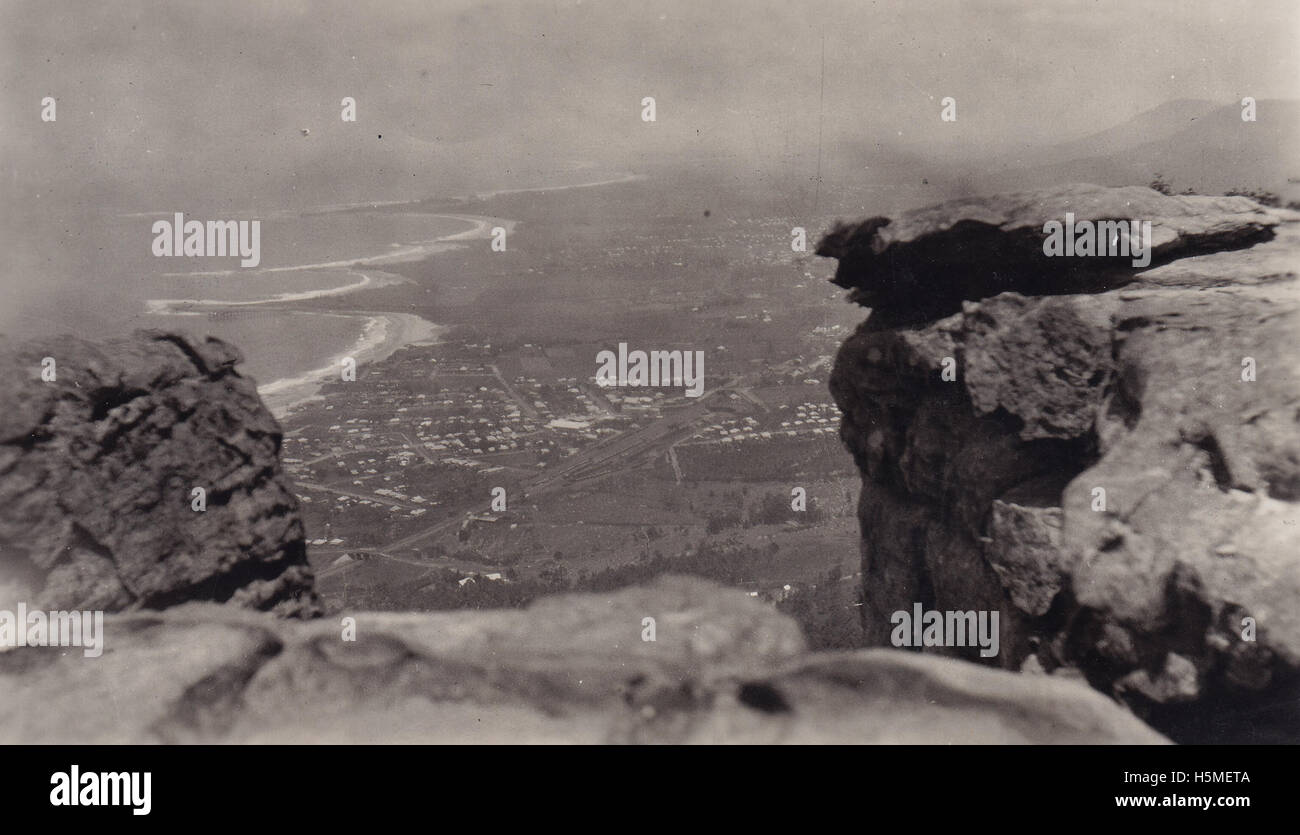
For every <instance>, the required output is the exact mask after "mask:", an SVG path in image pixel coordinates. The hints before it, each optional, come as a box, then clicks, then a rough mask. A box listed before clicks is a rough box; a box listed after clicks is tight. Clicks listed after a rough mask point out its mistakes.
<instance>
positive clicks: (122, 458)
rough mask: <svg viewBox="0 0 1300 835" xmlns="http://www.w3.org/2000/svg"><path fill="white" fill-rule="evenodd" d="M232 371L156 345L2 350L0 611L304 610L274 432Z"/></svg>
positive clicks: (187, 346)
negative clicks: (192, 605)
mask: <svg viewBox="0 0 1300 835" xmlns="http://www.w3.org/2000/svg"><path fill="white" fill-rule="evenodd" d="M239 361H240V355H239V353H238V352H237V351H236V350H235V349H234V348H233V347H231V346H229V345H227V344H225V343H223V342H220V341H219V340H216V339H211V338H209V339H207V340H206V341H198V340H195V339H192V338H189V337H186V336H179V335H175V334H168V333H161V332H146V331H141V332H137V333H136V334H135V335H134V336H132V337H130V338H126V339H119V340H115V341H111V342H107V343H100V344H92V343H89V342H86V341H83V340H80V339H75V338H71V337H67V338H61V339H50V340H46V341H44V342H41V343H25V344H22V345H15V344H13V343H8V342H0V380H2V382H0V608H5V609H9V610H12V609H13V608H14V604H15V603H16V602H18V601H22V602H25V603H26V604H27V605H28V606H29V607H32V608H44V609H74V608H75V609H103V610H107V611H120V610H131V609H161V608H165V607H167V606H171V605H174V604H177V603H181V602H185V601H188V600H213V601H233V602H235V603H237V604H240V605H243V606H248V607H250V608H255V609H268V610H273V611H275V612H278V613H281V614H311V613H313V612H314V611H316V608H317V606H316V602H315V597H314V594H313V592H312V578H311V571H310V569H309V568H308V566H307V561H306V551H305V546H304V542H303V529H302V522H301V521H300V519H299V517H298V506H297V499H296V498H295V496H294V494H293V492H292V491H291V490H290V486H289V483H288V481H287V479H286V478H285V476H284V475H283V473H282V472H281V469H280V462H279V451H280V437H281V436H280V427H279V425H278V424H277V423H276V421H275V419H274V418H273V417H272V416H271V414H270V413H269V412H268V411H267V410H266V408H265V407H264V406H263V405H262V402H261V400H260V399H259V398H258V395H257V390H256V388H255V386H254V384H253V382H252V381H251V380H249V379H247V378H245V377H242V376H240V374H239V373H238V372H237V371H236V370H235V365H236V364H237V363H238V362H239ZM51 372H52V373H51ZM43 374H44V376H43ZM47 377H52V379H48V380H47V379H46V378H47ZM195 488H200V489H202V490H203V498H204V502H205V504H206V509H205V510H203V511H202V512H198V511H196V510H195V509H194V497H195V494H194V492H193V491H194V489H195Z"/></svg>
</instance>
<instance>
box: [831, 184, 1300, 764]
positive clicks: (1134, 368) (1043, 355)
mask: <svg viewBox="0 0 1300 835" xmlns="http://www.w3.org/2000/svg"><path fill="white" fill-rule="evenodd" d="M1066 209H1069V210H1071V211H1074V212H1075V213H1076V214H1077V215H1078V216H1079V217H1081V218H1082V217H1090V216H1091V217H1118V218H1124V217H1134V218H1149V219H1152V220H1153V221H1154V222H1155V223H1154V224H1153V225H1155V226H1158V227H1159V228H1161V229H1163V230H1164V231H1162V232H1161V233H1160V234H1158V235H1156V236H1155V237H1156V239H1157V240H1158V241H1161V242H1162V243H1160V244H1159V246H1160V247H1162V249H1158V252H1159V253H1162V257H1161V259H1159V260H1161V261H1162V262H1163V263H1161V264H1160V265H1159V266H1156V267H1153V268H1151V269H1148V270H1132V269H1126V270H1119V271H1118V273H1120V274H1122V281H1120V282H1118V285H1122V287H1120V286H1118V285H1117V286H1115V287H1111V288H1110V289H1107V286H1106V285H1104V284H1103V285H1099V286H1091V287H1087V288H1086V289H1088V290H1090V291H1092V292H1081V290H1082V289H1085V288H1083V287H1082V286H1081V285H1080V284H1079V283H1078V282H1077V281H1076V279H1077V276H1076V275H1074V274H1073V272H1072V268H1071V267H1070V266H1068V265H1064V264H1061V263H1060V262H1062V261H1066V260H1069V259H1048V258H1042V257H1041V250H1036V247H1038V246H1040V245H1041V240H1042V235H1043V233H1042V227H1043V224H1044V223H1045V222H1046V221H1047V220H1048V219H1053V218H1057V219H1059V218H1060V216H1061V215H1062V214H1063V212H1064V211H1065V210H1066ZM971 224H974V226H971ZM853 230H857V231H853ZM972 230H975V231H972ZM1034 231H1036V232H1037V239H1036V240H1035V239H1034V235H1033V234H1031V233H1033V232H1034ZM967 240H975V241H977V242H978V247H979V249H978V252H977V251H976V250H975V249H972V248H971V247H970V246H966V245H965V244H964V243H962V242H963V241H967ZM953 247H956V249H954V248H953ZM963 247H965V248H963ZM821 251H823V252H824V253H826V254H830V255H834V256H836V257H838V258H839V259H840V265H839V270H838V272H837V277H836V281H837V283H840V284H842V285H843V286H849V287H854V288H857V290H859V291H861V292H857V293H856V294H855V296H854V298H855V299H856V300H858V301H861V302H863V303H868V304H869V303H871V302H876V303H878V304H881V305H883V306H884V310H882V311H879V314H880V315H878V311H876V310H873V312H872V314H871V316H870V317H869V318H868V320H867V321H866V322H865V323H864V324H863V325H862V326H861V327H860V328H859V329H858V331H857V332H856V333H855V334H853V335H852V336H851V337H850V338H849V339H848V340H847V341H846V342H845V343H844V345H843V346H842V348H841V350H840V352H839V355H838V357H837V360H836V364H835V369H834V372H833V375H832V379H831V390H832V393H833V395H834V397H835V399H836V402H837V403H838V404H839V406H840V408H841V410H842V411H843V420H842V426H841V436H842V438H843V440H844V442H845V443H846V445H847V446H848V447H849V449H850V451H851V452H852V453H853V455H854V457H855V459H856V460H857V462H858V464H859V468H860V469H861V470H862V474H863V492H862V497H861V502H860V506H859V516H860V519H861V527H862V560H863V577H864V580H863V583H864V588H863V593H864V601H865V605H864V607H863V609H862V613H863V618H864V627H865V630H866V633H867V635H868V636H869V638H870V639H871V640H872V641H873V642H874V643H878V644H887V643H888V635H889V616H890V613H892V612H893V611H896V610H900V609H901V610H905V609H908V608H910V607H911V606H912V604H913V603H914V602H920V603H922V604H923V605H924V606H926V607H927V608H937V609H941V610H942V609H948V610H969V609H986V608H996V609H998V610H1000V611H1001V612H1002V623H1003V631H1004V635H1003V644H1002V646H1003V651H1002V654H1001V656H1000V658H999V660H998V663H999V664H1000V665H1001V666H1003V667H1006V668H1010V669H1020V668H1021V667H1022V666H1028V667H1032V668H1035V669H1038V668H1041V669H1045V670H1048V671H1057V672H1070V671H1077V672H1078V673H1080V674H1082V675H1083V676H1085V677H1086V678H1087V680H1088V681H1089V682H1090V683H1091V684H1093V685H1094V686H1095V687H1097V688H1099V689H1101V690H1103V691H1104V692H1106V693H1108V694H1112V695H1114V696H1116V697H1119V698H1122V699H1124V700H1125V701H1126V702H1128V703H1129V704H1130V705H1131V706H1132V707H1133V708H1134V709H1135V710H1136V711H1138V712H1139V715H1142V716H1144V717H1146V718H1147V719H1148V720H1149V721H1150V722H1151V723H1152V724H1154V725H1155V727H1157V728H1159V729H1162V730H1164V731H1166V732H1167V733H1169V734H1170V735H1172V736H1174V737H1175V738H1177V739H1186V740H1216V741H1218V740H1241V741H1246V740H1261V739H1269V740H1291V741H1294V740H1296V739H1298V738H1300V709H1297V706H1296V702H1295V694H1296V693H1297V692H1300V549H1297V547H1296V543H1297V541H1298V540H1297V531H1298V530H1300V507H1298V506H1297V502H1298V501H1300V489H1298V488H1300V342H1298V339H1300V283H1298V282H1297V272H1298V271H1300V223H1297V217H1296V216H1295V214H1294V213H1288V212H1285V211H1277V210H1270V209H1266V208H1265V207H1262V206H1259V205H1257V204H1255V203H1253V202H1252V201H1250V200H1248V199H1246V198H1192V197H1178V198H1173V197H1165V196H1163V195H1158V194H1156V193H1154V192H1150V190H1149V189H1098V188H1097V187H1093V186H1083V187H1066V188H1061V189H1055V190H1049V191H1047V192H1035V193H1026V194H1019V195H1010V196H1001V197H991V198H986V199H981V200H974V201H958V202H956V203H951V204H944V205H942V206H937V207H933V208H930V209H926V210H922V211H919V212H912V213H906V214H905V215H904V216H902V217H900V218H898V219H896V220H894V221H891V222H888V223H882V222H881V219H873V220H869V221H865V222H864V223H863V224H860V225H859V226H857V227H846V228H841V229H839V230H837V231H835V232H833V233H832V234H831V235H830V236H829V237H828V239H827V240H826V241H825V242H823V246H822V248H821ZM1035 251H1037V252H1039V256H1038V257H1037V258H1035V257H1034V252H1035ZM1004 257H1005V258H1008V259H1009V262H1010V263H1011V264H1013V265H1014V266H1015V269H1012V270H1010V271H1009V272H1003V271H1002V270H1001V264H1003V263H1004V262H1003V261H1001V260H1000V259H1001V258H1004ZM961 258H967V259H969V260H967V261H965V262H964V263H960V264H958V263H956V262H957V261H958V260H960V259H961ZM1074 260H1079V259H1074ZM1084 260H1086V259H1084ZM950 270H951V271H952V273H951V275H950V274H949V271H950ZM994 273H997V276H996V277H994ZM1007 277H1011V278H1012V279H1014V280H1013V281H1012V283H1011V285H1010V286H1009V287H1008V286H1004V285H1003V284H1002V282H1003V280H1004V279H1005V278H1007ZM949 278H951V279H952V281H951V284H947V282H948V279H949ZM900 288H902V289H901V290H900ZM1008 290H1009V291H1008ZM923 291H924V292H925V293H930V294H932V295H934V296H938V297H943V298H946V299H949V300H954V303H955V309H951V310H947V312H946V313H944V315H942V316H940V317H939V318H931V314H932V313H933V312H934V311H935V308H934V307H933V305H932V304H931V303H930V301H928V300H927V299H926V298H924V297H922V298H918V299H913V300H911V301H909V298H908V295H907V294H908V293H910V292H916V293H922V292H923ZM909 305H910V306H909ZM945 368H948V369H954V370H955V372H956V374H955V377H953V378H952V379H951V380H947V379H945V377H944V370H945ZM950 376H951V375H950ZM1247 619H1250V620H1247Z"/></svg>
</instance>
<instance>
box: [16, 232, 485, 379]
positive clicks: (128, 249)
mask: <svg viewBox="0 0 1300 835" xmlns="http://www.w3.org/2000/svg"><path fill="white" fill-rule="evenodd" d="M172 214H173V213H172V212H167V211H164V212H160V213H158V214H131V215H122V214H117V215H111V216H101V215H96V214H93V213H81V214H77V215H71V214H69V215H68V216H67V217H65V218H59V217H57V216H48V215H47V216H46V217H44V218H43V220H44V224H43V226H44V228H37V229H32V230H29V234H28V236H27V237H24V238H22V240H21V241H18V243H21V244H23V245H21V246H14V247H10V248H9V249H8V250H7V251H6V255H7V260H8V261H9V263H8V264H7V265H6V269H5V270H4V276H5V278H4V286H3V288H2V289H3V295H4V298H5V301H6V304H5V305H4V307H3V309H2V310H0V332H3V333H6V334H9V335H13V336H17V337H20V338H21V337H48V336H50V335H51V334H58V333H72V334H76V335H78V336H83V337H87V338H103V337H107V336H114V335H120V334H124V333H128V332H130V331H132V330H134V329H137V328H164V329H172V330H185V331H189V332H190V333H193V334H196V335H198V336H206V335H211V336H216V337H218V338H221V339H225V340H228V341H230V342H232V343H234V344H235V345H237V346H238V347H239V349H240V351H241V352H242V353H243V355H244V357H245V362H244V364H243V366H241V371H242V372H243V373H245V374H246V375H249V376H252V377H254V378H255V379H256V380H257V381H258V383H259V384H267V383H271V382H273V381H277V380H282V379H285V378H293V377H297V376H299V375H301V374H303V373H305V372H308V371H310V370H312V369H316V368H319V367H320V366H321V365H322V364H326V363H328V362H329V361H330V358H332V357H335V356H338V355H340V354H344V353H347V351H348V349H349V348H350V347H351V346H354V345H356V344H357V342H358V340H359V338H360V337H361V336H362V334H363V331H364V329H365V328H366V326H367V324H368V323H369V322H370V321H371V317H370V316H366V315H361V314H360V313H358V314H357V315H338V314H337V313H329V314H326V313H313V312H311V305H312V301H311V298H310V297H311V296H312V295H315V294H318V293H321V292H331V291H332V292H339V291H340V290H341V289H345V288H348V287H354V286H358V285H363V284H365V283H367V282H369V283H370V284H371V286H373V285H375V284H380V283H385V282H392V281H396V280H399V279H396V278H395V277H394V276H392V275H391V274H388V273H383V272H381V271H378V270H374V269H371V270H367V265H368V264H374V263H375V262H376V261H378V262H382V261H384V260H387V259H401V260H405V259H415V258H419V257H423V256H424V255H425V254H427V253H429V252H436V251H438V250H439V249H443V248H446V247H447V246H449V245H448V244H445V243H439V239H440V238H443V237H445V236H448V235H455V234H458V233H462V232H465V231H467V230H470V229H472V228H473V223H471V222H469V221H466V220H458V219H454V218H449V217H444V216H439V215H429V214H421V213H412V212H396V211H347V212H330V213H302V214H299V213H290V212H282V213H269V214H262V215H260V216H259V215H251V214H245V215H237V214H212V215H205V214H202V213H197V212H196V213H194V214H188V213H187V214H186V217H185V219H186V220H200V221H208V220H253V219H258V220H261V240H260V251H261V263H260V264H259V265H258V267H256V268H241V267H240V266H239V259H238V258H235V257H224V258H221V257H212V258H207V257H193V258H189V257H157V256H154V255H153V253H152V244H153V240H154V237H155V236H154V234H153V232H152V226H153V223H154V221H155V220H158V219H167V220H171V219H172ZM60 221H62V222H60ZM358 262H361V263H358ZM357 298H358V305H360V304H361V303H362V302H363V299H361V298H360V297H357ZM277 299H278V300H279V301H278V302H277V304H276V305H275V307H274V308H273V307H271V306H267V305H263V304H259V302H263V301H266V300H277ZM196 302H199V304H196ZM213 303H219V304H213Z"/></svg>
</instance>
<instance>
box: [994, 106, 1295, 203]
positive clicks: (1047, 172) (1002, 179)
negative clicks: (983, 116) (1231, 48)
mask: <svg viewBox="0 0 1300 835" xmlns="http://www.w3.org/2000/svg"><path fill="white" fill-rule="evenodd" d="M1241 115H1242V107H1241V105H1240V103H1239V102H1237V103H1231V104H1225V105H1219V106H1215V105H1214V103H1213V102H1209V101H1205V100H1201V99H1178V100H1175V101H1171V102H1166V103H1165V104H1162V105H1160V106H1159V107H1156V108H1153V109H1151V110H1148V111H1145V112H1143V113H1140V114H1138V115H1137V116H1135V117H1133V118H1132V119H1130V120H1128V121H1126V122H1122V123H1120V124H1119V125H1115V126H1113V127H1111V128H1107V129H1105V130H1102V131H1099V132H1097V133H1094V134H1090V135H1089V136H1085V137H1082V138H1080V139H1077V140H1072V141H1069V142H1064V143H1061V144H1058V145H1053V146H1049V147H1047V148H1043V149H1041V151H1033V152H1029V153H1025V154H1017V155H1014V156H1007V157H1003V158H1001V159H999V160H997V161H996V162H994V163H993V164H992V165H990V166H989V170H988V173H987V174H984V175H982V176H980V177H979V178H978V179H977V180H976V182H977V184H978V186H979V188H981V189H984V188H989V187H992V186H996V187H999V188H1007V187H1015V188H1030V187H1038V186H1044V185H1052V184H1057V183H1062V182H1071V181H1082V182H1092V183H1098V184H1100V185H1110V186H1120V185H1146V184H1148V183H1150V182H1151V181H1152V180H1153V179H1154V178H1155V177H1156V176H1157V175H1159V176H1160V177H1161V178H1162V179H1163V180H1164V181H1165V182H1167V183H1168V184H1169V185H1170V187H1171V188H1172V189H1173V190H1175V191H1183V190H1185V189H1191V190H1193V191H1195V192H1198V193H1203V194H1219V193H1223V192H1225V191H1227V190H1230V189H1261V190H1265V191H1272V192H1275V193H1277V194H1279V195H1281V196H1282V197H1283V198H1284V199H1296V198H1297V197H1300V184H1297V183H1296V182H1291V181H1292V180H1300V149H1297V147H1296V144H1295V137H1296V136H1297V133H1300V102H1298V101H1292V100H1287V99H1263V100H1260V101H1258V102H1257V103H1256V121H1253V122H1247V121H1242V118H1241Z"/></svg>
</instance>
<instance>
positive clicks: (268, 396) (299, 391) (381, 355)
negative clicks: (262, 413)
mask: <svg viewBox="0 0 1300 835" xmlns="http://www.w3.org/2000/svg"><path fill="white" fill-rule="evenodd" d="M320 315H329V316H346V317H349V318H364V319H365V320H366V323H365V325H364V326H363V328H362V331H361V336H360V337H358V338H357V341H356V343H355V344H353V345H352V347H351V348H349V349H348V350H346V351H342V352H340V353H338V354H336V355H335V356H333V357H331V358H330V361H329V362H328V363H327V364H325V365H322V366H320V367H319V368H313V369H312V370H310V371H305V372H303V373H302V374H299V375H297V376H296V377H285V378H282V379H279V380H274V381H272V382H270V383H266V384H264V385H259V386H258V387H257V393H258V394H259V395H260V396H261V397H262V401H263V402H264V403H265V404H266V407H267V409H269V410H270V411H271V414H273V415H274V416H275V417H276V419H277V420H283V419H284V418H285V417H286V416H287V415H288V414H289V412H290V411H292V410H293V409H294V408H295V407H297V406H300V405H302V404H303V403H307V402H309V401H311V400H316V399H318V398H319V397H321V395H320V389H321V386H323V385H324V384H325V383H326V382H327V381H329V380H330V379H332V378H334V377H335V375H338V374H339V373H340V368H341V363H342V361H343V359H344V358H345V357H351V358H352V359H354V360H356V363H357V367H358V368H360V367H361V366H362V365H365V364H368V363H372V362H379V361H381V360H385V359H388V358H389V357H390V356H392V355H393V354H394V353H396V352H397V351H398V350H399V349H400V348H404V347H405V346H407V345H414V344H418V343H424V342H436V341H437V339H438V338H439V336H440V335H441V332H442V331H443V329H444V328H445V326H443V325H438V324H435V323H433V322H430V321H429V320H427V319H423V318H421V317H419V316H416V315H415V314H414V313H372V314H370V313H331V314H320Z"/></svg>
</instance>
